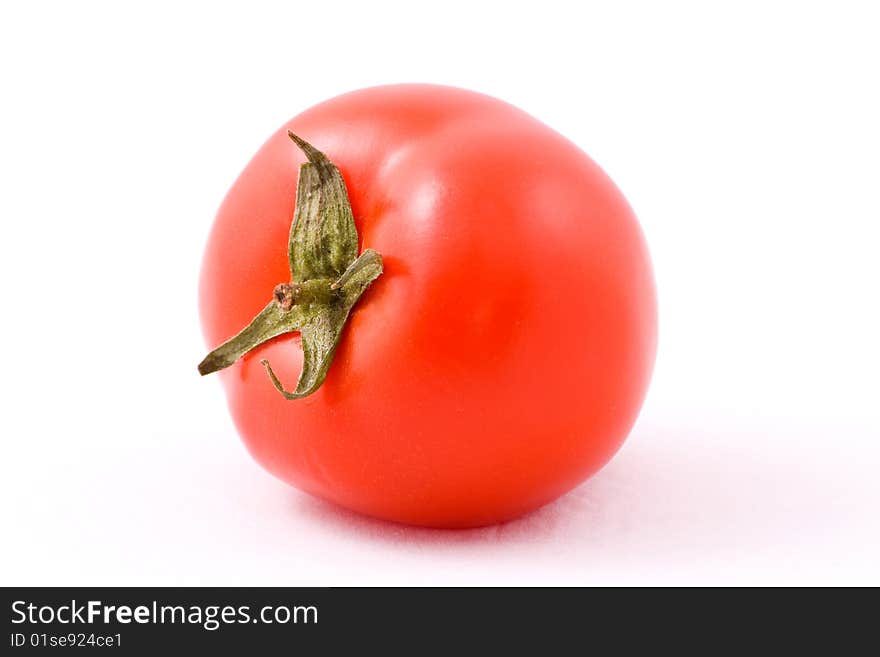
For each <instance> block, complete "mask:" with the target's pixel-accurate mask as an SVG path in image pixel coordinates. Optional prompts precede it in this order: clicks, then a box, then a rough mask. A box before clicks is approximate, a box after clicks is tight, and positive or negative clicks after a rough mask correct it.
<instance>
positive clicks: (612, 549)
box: [292, 427, 846, 567]
mask: <svg viewBox="0 0 880 657" xmlns="http://www.w3.org/2000/svg"><path fill="white" fill-rule="evenodd" d="M768 440H773V436H768ZM741 442H743V441H739V440H737V436H736V435H735V433H731V432H726V433H725V432H724V431H723V430H722V431H719V430H717V429H714V428H713V427H706V428H705V430H702V431H701V430H695V429H693V428H690V429H688V430H687V431H673V430H670V429H665V430H664V429H663V428H650V427H645V428H640V429H637V430H636V431H635V432H634V434H633V435H632V436H630V438H629V440H628V442H627V444H626V445H625V446H624V449H623V450H622V451H621V452H620V453H619V454H618V455H617V456H616V457H615V458H614V459H613V460H612V462H611V463H610V464H609V465H607V466H606V467H605V468H604V469H603V470H602V471H601V472H599V473H598V474H597V475H595V476H594V477H592V478H591V479H590V480H588V481H586V482H585V483H584V484H582V485H581V486H579V487H577V488H576V489H574V490H573V491H571V492H569V493H568V494H566V495H564V496H562V497H561V498H559V499H558V500H556V501H554V502H552V503H551V504H548V505H546V506H544V507H542V508H540V509H538V510H536V511H534V512H532V513H529V514H527V515H525V516H522V517H520V518H518V519H516V520H512V521H509V522H505V523H501V524H498V525H493V526H489V527H482V528H477V529H464V530H446V529H429V528H421V527H411V526H407V525H401V524H395V523H391V522H385V521H381V520H376V519H373V518H370V517H367V516H363V515H361V514H358V513H355V512H352V511H349V510H347V509H343V508H341V507H338V506H335V505H333V504H329V503H326V502H323V501H321V500H317V499H315V498H312V497H310V496H307V495H304V494H300V493H297V494H296V495H295V496H294V497H293V498H292V511H293V513H296V514H297V515H298V516H306V517H308V518H309V519H310V520H312V521H313V523H314V524H315V525H317V526H318V527H323V528H325V529H326V530H327V531H328V532H330V533H334V534H343V535H351V536H352V537H359V538H360V539H362V540H367V541H373V542H377V543H381V544H385V545H386V546H388V547H394V546H400V547H409V546H418V547H430V548H432V549H433V550H441V551H442V550H453V551H454V550H470V551H474V549H478V548H480V547H481V546H495V547H496V548H497V547H499V546H501V547H502V548H506V547H509V548H515V549H516V550H517V552H520V553H521V552H522V551H523V549H525V550H526V551H527V552H532V551H533V552H534V555H533V556H534V558H535V559H541V560H543V563H544V565H545V566H547V565H550V566H552V564H548V563H547V559H550V560H551V561H552V560H555V561H556V562H557V563H558V565H560V566H561V567H565V566H566V564H568V565H571V564H572V563H576V564H579V565H580V566H583V565H584V564H587V563H589V562H591V561H602V560H606V559H609V558H610V559H613V560H615V561H619V560H627V561H634V562H637V561H640V560H643V559H644V555H646V554H649V555H651V557H650V558H653V559H660V560H666V561H670V562H680V561H682V560H693V559H700V560H706V559H712V558H731V557H734V558H735V555H737V554H754V553H756V552H758V553H759V552H761V551H763V550H767V549H771V548H784V547H787V546H791V548H792V549H796V548H797V546H798V545H799V544H801V543H802V542H803V541H808V540H812V539H814V538H816V537H817V536H821V535H822V533H823V532H827V531H828V527H829V523H831V524H833V522H834V519H835V517H838V516H839V515H840V514H841V513H842V512H844V511H845V507H846V497H845V495H842V494H838V495H836V494H835V491H834V490H831V489H829V485H830V484H829V482H828V481H825V479H827V478H825V477H823V474H822V469H821V463H820V462H819V461H816V462H815V463H813V465H811V463H812V462H810V461H807V462H802V463H800V464H799V465H797V466H796V467H791V464H790V463H787V464H783V463H778V462H777V463H774V462H773V461H772V459H771V460H767V459H764V458H761V457H760V456H759V455H756V454H754V453H753V452H750V451H747V450H746V449H739V448H737V444H738V443H741ZM751 444H754V443H751ZM780 453H781V452H780ZM838 486H839V484H838ZM832 488H833V486H832ZM548 547H549V548H550V549H549V550H548ZM488 554H490V555H497V554H498V550H497V549H493V550H492V551H491V552H489V553H488Z"/></svg>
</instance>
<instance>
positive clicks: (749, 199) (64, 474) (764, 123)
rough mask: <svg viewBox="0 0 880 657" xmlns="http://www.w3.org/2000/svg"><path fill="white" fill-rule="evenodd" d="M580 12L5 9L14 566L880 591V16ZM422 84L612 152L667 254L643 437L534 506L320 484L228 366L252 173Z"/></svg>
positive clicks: (251, 579) (3, 268)
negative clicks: (331, 122)
mask: <svg viewBox="0 0 880 657" xmlns="http://www.w3.org/2000/svg"><path fill="white" fill-rule="evenodd" d="M579 4H580V3H553V2H541V3H538V4H537V5H534V6H513V5H514V3H496V4H494V5H493V6H490V5H489V4H484V3H475V2H467V3H461V4H458V3H454V2H449V1H447V2H445V3H443V8H441V6H440V5H439V4H438V5H436V6H435V8H433V9H426V8H425V7H424V6H423V3H403V2H401V3H394V4H390V3H376V2H370V3H366V2H365V3H357V4H356V5H354V6H350V7H348V8H347V11H348V13H347V14H346V17H345V18H341V16H342V13H341V4H340V3H331V4H326V3H318V2H309V3H279V4H277V5H258V3H247V6H248V8H247V9H246V10H245V9H238V10H232V9H226V8H222V7H219V6H217V5H216V4H215V3H211V4H210V5H207V4H206V5H205V6H203V7H201V8H199V7H197V6H195V5H191V6H189V7H180V6H178V4H177V3H174V4H172V5H168V6H159V5H158V4H156V3H150V4H149V5H145V6H144V9H142V10H140V11H135V10H133V9H131V8H129V7H126V6H125V5H123V4H120V3H107V4H103V5H95V4H91V3H58V4H55V5H48V6H46V5H42V6H38V5H37V3H19V4H18V5H16V6H13V5H11V4H4V5H3V8H2V9H0V62H2V64H0V66H2V78H0V83H2V92H3V97H4V100H3V101H2V104H0V180H2V191H0V217H2V218H3V235H4V237H3V239H2V240H0V275H2V280H3V307H4V308H5V313H4V314H5V315H6V317H5V319H4V320H3V324H2V326H3V328H2V329H0V330H2V332H3V338H2V339H3V344H4V346H5V349H4V352H5V353H4V360H3V372H4V376H3V377H2V378H0V394H2V399H3V412H2V428H0V433H2V436H3V443H2V444H3V457H2V466H0V467H2V472H0V474H2V477H0V500H2V501H0V504H2V517H0V523H2V527H3V533H4V539H3V540H2V542H0V551H2V558H0V583H2V584H6V585H9V584H43V585H49V584H117V585H119V584H211V585H215V584H216V585H219V584H289V585H295V584H319V585H323V584H366V583H372V584H431V583H437V584H483V583H495V584H519V583H528V584H533V583H570V584H597V583H599V584H613V583H627V584H654V583H682V584H685V583H686V584H712V583H748V584H777V583H778V584H781V583H786V584H816V583H818V584H826V583H827V584H859V583H862V584H875V585H877V584H880V563H878V556H877V555H878V554H880V514H878V505H880V483H878V480H880V477H878V469H880V423H878V413H877V410H878V408H877V407H878V400H880V394H878V393H880V384H878V376H877V372H878V366H880V350H878V346H877V338H878V335H880V311H878V306H880V303H878V301H880V294H878V282H880V265H878V258H877V251H878V246H880V227H878V226H880V193H878V181H880V155H878V154H880V129H878V125H880V120H878V117H880V97H878V88H880V87H878V84H877V80H878V77H877V76H878V73H877V71H878V69H877V63H878V62H880V46H878V43H880V41H878V39H877V30H878V17H877V15H876V14H875V12H876V9H872V5H871V3H867V2H866V3H863V4H858V5H857V4H850V3H824V5H825V8H824V9H821V8H818V7H817V6H815V5H813V4H812V3H790V4H780V3H772V2H771V3H766V2H761V3H755V4H754V5H752V4H748V3H745V4H744V3H732V4H730V5H729V6H728V8H727V9H721V8H719V7H718V4H717V3H693V4H687V5H683V4H673V5H670V3H647V2H646V3H644V4H630V3H606V6H605V7H604V8H603V9H592V8H580V9H576V8H575V7H576V6H577V5H579ZM807 4H809V7H805V6H804V5H807ZM331 20H335V21H337V23H336V25H335V27H333V28H331V27H330V25H329V22H330V21H331ZM318 54H320V57H321V61H320V64H318V63H316V61H315V59H314V57H316V56H317V55H318ZM401 81H427V82H441V83H449V84H456V85H459V86H464V87H469V88H473V89H476V90H480V91H484V92H487V93H490V94H493V95H496V96H499V97H501V98H504V99H506V100H508V101H510V102H513V103H514V104H517V105H519V106H521V107H523V108H524V109H526V110H527V111H529V112H531V113H533V114H534V115H536V116H538V117H539V118H541V119H542V120H544V121H545V122H547V123H548V124H550V125H551V126H553V127H555V128H556V129H558V130H559V131H560V132H562V133H563V134H565V135H567V136H568V137H570V138H571V139H573V140H574V141H576V142H577V143H579V144H580V145H582V146H583V147H584V148H585V150H587V151H588V152H589V153H590V154H591V155H592V156H593V157H594V158H595V159H596V160H597V161H598V162H599V163H600V164H601V165H602V166H603V167H604V168H605V169H606V170H607V171H608V172H609V173H610V174H611V176H612V177H613V178H614V179H615V180H616V181H617V183H618V184H619V185H620V187H621V188H622V189H623V190H624V192H625V193H626V194H627V196H628V198H629V199H630V201H631V202H632V204H633V206H634V207H635V209H636V212H637V213H638V215H639V216H640V218H641V220H642V222H643V225H644V228H645V231H646V233H647V236H648V239H649V242H650V245H651V249H652V253H653V257H654V261H655V266H656V273H657V280H658V285H659V291H660V312H661V340H660V355H659V359H658V363H657V369H656V373H655V378H654V382H653V386H652V389H651V392H650V395H649V399H648V402H647V404H646V406H645V409H644V412H643V414H642V416H641V419H640V420H639V423H638V425H637V426H636V428H635V430H634V431H633V433H632V435H631V437H630V440H629V441H628V443H627V445H626V446H625V447H624V449H623V451H622V452H621V453H620V454H619V455H618V457H617V458H616V459H615V460H614V461H613V462H612V463H611V464H610V465H609V466H608V467H607V468H606V469H605V470H604V471H603V472H601V473H600V474H599V475H598V476H596V477H595V478H594V479H592V480H591V481H589V482H587V483H586V484H585V485H583V486H581V487H580V488H579V489H577V490H576V491H575V492H573V493H571V494H570V495H568V496H566V497H564V498H563V499H561V500H560V501H558V502H557V503H555V504H553V505H551V506H549V507H547V508H545V509H543V510H541V511H539V512H537V513H535V514H533V515H531V516H529V517H526V518H524V519H522V520H519V521H516V522H512V523H509V524H506V525H503V526H499V527H493V528H488V529H483V530H475V531H465V532H444V531H429V530H420V529H409V528H404V527H400V526H396V525H389V524H384V523H380V522H375V521H371V520H367V519H364V518H362V517H359V516H356V515H353V514H350V513H347V512H345V511H341V510H338V509H336V508H332V507H330V506H328V505H325V504H323V503H320V502H317V501H314V500H312V499H310V498H308V497H306V496H304V495H302V494H300V493H298V492H296V491H295V490H293V489H290V488H288V487H286V486H285V485H284V484H282V483H280V482H277V481H275V480H274V479H272V478H271V477H270V476H269V475H267V474H265V473H264V472H263V471H262V470H261V469H260V468H259V467H258V466H257V465H256V464H254V463H253V462H252V461H251V460H250V458H249V457H248V455H247V454H246V452H245V450H244V448H243V447H242V446H241V444H240V442H239V440H238V438H237V436H236V435H235V432H234V429H233V427H232V425H231V422H230V420H229V418H228V416H227V414H226V410H225V402H224V400H223V396H222V393H221V390H220V386H219V384H218V383H217V381H212V380H201V379H200V378H199V377H198V375H197V374H196V372H195V364H196V362H197V361H198V360H199V359H200V358H201V356H202V355H203V350H204V349H203V344H202V341H201V335H200V332H199V328H198V321H197V315H196V279H197V272H198V267H199V261H200V257H201V252H202V247H203V244H204V240H205V237H206V234H207V231H208V228H209V225H210V222H211V220H212V218H213V213H214V211H215V209H216V207H217V205H218V204H219V202H220V200H221V198H222V195H223V194H224V192H225V190H226V189H227V187H228V186H229V185H230V184H231V183H232V181H233V179H234V178H235V176H236V175H237V174H238V172H239V171H240V169H241V168H242V167H243V166H244V164H245V163H246V161H247V160H248V158H249V157H250V156H251V155H252V153H253V152H254V151H255V150H256V149H257V147H258V146H259V145H260V144H261V143H262V141H263V140H264V139H265V138H266V137H267V136H268V135H269V134H270V132H271V131H272V130H274V129H275V128H276V127H277V126H278V125H279V124H280V123H281V122H282V121H284V120H285V119H287V118H288V117H289V116H292V115H293V114H295V113H297V112H298V111H300V110H302V109H304V108H305V107H308V106H309V105H311V104H313V103H315V102H317V101H320V100H322V99H324V98H327V97H330V96H333V95H336V94H337V93H341V92H344V91H347V90H350V89H354V88H358V87H363V86H369V85H371V84H378V83H385V82H401ZM131 294H133V295H134V298H133V300H132V301H129V302H126V303H123V302H120V301H119V300H118V299H119V298H120V297H121V296H123V295H131Z"/></svg>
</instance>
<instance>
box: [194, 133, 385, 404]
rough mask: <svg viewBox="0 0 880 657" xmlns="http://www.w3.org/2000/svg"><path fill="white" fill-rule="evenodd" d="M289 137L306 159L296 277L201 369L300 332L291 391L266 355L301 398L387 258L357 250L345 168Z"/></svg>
mask: <svg viewBox="0 0 880 657" xmlns="http://www.w3.org/2000/svg"><path fill="white" fill-rule="evenodd" d="M288 135H289V136H290V138H291V139H292V140H293V141H294V143H296V145H297V146H299V148H300V149H301V150H302V151H303V152H304V153H305V155H306V157H307V159H308V162H306V163H305V164H303V165H302V166H301V167H300V172H299V182H298V184H297V198H296V209H295V211H294V216H293V222H292V225H291V230H290V238H289V240H288V260H289V263H290V273H291V281H290V282H289V283H279V284H278V285H277V286H275V289H274V290H273V291H272V297H273V300H272V301H271V302H269V304H268V305H267V306H266V307H265V308H263V310H262V311H260V313H259V314H258V315H257V316H256V317H254V319H253V320H252V321H251V323H250V324H248V325H247V326H246V327H245V328H244V329H243V330H242V331H241V332H240V333H238V334H237V335H235V336H234V337H232V338H230V339H229V340H227V341H226V342H224V343H223V344H222V345H220V346H219V347H217V348H216V349H214V350H213V351H212V352H211V353H209V354H208V355H207V356H206V357H205V359H204V360H203V361H202V362H201V363H200V364H199V373H201V374H203V375H204V374H210V373H211V372H216V371H217V370H220V369H223V368H224V367H229V366H230V365H232V364H233V363H234V362H235V361H237V360H238V359H239V358H241V357H242V356H243V355H244V354H246V353H248V352H249V351H251V350H252V349H254V348H256V347H258V346H259V345H261V344H263V343H264V342H266V341H268V340H271V339H272V338H274V337H277V336H279V335H283V334H285V333H289V332H292V331H300V332H301V333H302V347H303V368H302V372H301V373H300V377H299V380H298V381H297V385H296V389H295V390H294V391H293V392H288V391H287V390H285V388H284V386H283V385H282V384H281V382H280V381H279V380H278V377H277V376H276V375H275V372H274V371H273V370H272V367H271V366H270V365H269V363H268V361H266V360H263V361H261V363H262V364H263V366H264V367H265V368H266V372H267V374H268V375H269V379H270V381H271V382H272V385H274V386H275V388H276V389H277V390H278V392H280V393H281V394H282V395H283V396H284V397H285V398H286V399H299V398H301V397H305V396H307V395H310V394H312V393H313V392H314V391H315V390H317V389H318V388H319V387H320V386H321V384H322V383H323V382H324V379H325V378H326V377H327V372H328V370H329V369H330V365H331V363H332V362H333V355H334V353H335V351H336V347H337V345H338V344H339V340H340V337H341V336H342V330H343V328H345V324H346V321H347V320H348V316H349V313H350V311H351V309H352V307H353V306H354V305H355V303H357V301H358V299H360V297H361V295H362V294H363V293H364V291H365V290H366V289H367V287H369V285H370V284H371V283H372V282H373V281H374V280H376V278H378V277H379V276H380V275H381V274H382V271H383V266H382V256H380V255H379V254H378V253H377V252H376V251H373V250H372V249H366V250H365V251H364V252H363V253H362V254H361V255H360V256H357V248H358V234H357V229H356V227H355V224H354V217H353V215H352V213H351V204H350V203H349V200H348V191H347V189H346V187H345V182H344V181H343V179H342V174H341V173H340V172H339V170H338V169H337V168H336V166H335V165H334V164H333V163H332V162H330V160H329V159H327V157H326V156H325V155H324V154H323V153H321V152H320V151H319V150H317V149H316V148H315V147H314V146H312V145H311V144H309V143H308V142H306V141H304V140H303V139H301V138H299V137H297V136H296V135H295V134H293V133H292V132H289V133H288Z"/></svg>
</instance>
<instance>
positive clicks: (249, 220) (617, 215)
mask: <svg viewBox="0 0 880 657" xmlns="http://www.w3.org/2000/svg"><path fill="white" fill-rule="evenodd" d="M288 130H292V131H293V132H295V133H296V134H297V135H299V136H300V137H302V138H303V139H305V140H307V141H308V142H309V143H311V144H312V145H314V146H315V147H316V148H318V149H320V151H322V152H323V153H325V154H326V155H327V157H328V158H329V159H330V160H332V162H333V163H334V164H335V165H336V166H337V167H338V169H339V171H340V172H341V173H342V176H343V178H344V180H345V184H346V187H347V189H348V196H349V199H350V201H351V207H352V211H353V214H354V219H355V223H356V226H357V231H358V233H359V237H360V242H361V245H360V247H361V249H364V248H370V249H374V250H376V251H377V252H378V253H381V255H382V258H383V261H384V273H383V274H382V275H381V277H379V278H378V279H377V280H376V281H375V282H374V283H373V284H372V286H371V287H369V289H367V290H366V292H365V293H364V294H363V296H362V297H361V298H360V300H359V301H358V303H357V305H355V306H354V308H353V310H352V312H351V315H350V319H349V322H348V324H347V326H346V327H345V329H344V331H343V334H342V337H341V340H340V342H339V346H338V348H337V350H336V354H335V359H334V360H333V363H332V366H331V367H330V368H329V372H328V375H327V378H326V380H325V381H324V383H323V385H321V387H320V388H318V389H317V391H315V392H314V393H313V394H310V395H309V396H308V397H304V398H302V399H296V400H292V401H291V400H288V399H285V398H284V397H282V396H281V395H279V394H278V391H277V390H276V389H275V388H274V387H273V385H272V383H271V381H270V380H269V378H268V377H267V375H266V371H265V370H264V368H263V367H262V366H261V364H260V361H261V360H262V359H266V360H268V361H270V362H271V363H272V367H273V368H274V370H275V372H276V373H277V374H278V377H279V378H280V379H281V380H282V381H291V382H295V381H296V379H297V376H298V375H299V373H300V370H301V369H302V361H303V355H302V350H301V348H300V337H299V336H298V335H297V334H289V335H285V336H281V337H278V338H275V339H273V340H272V341H270V342H267V343H265V344H263V345H261V346H259V347H257V348H256V349H254V350H253V351H251V352H250V353H248V354H246V355H245V356H244V357H242V358H241V359H240V360H239V361H238V362H236V363H235V364H234V365H232V366H230V367H228V368H227V369H224V370H223V371H221V372H220V374H219V376H220V377H221V379H222V382H223V386H224V389H225V392H226V396H227V400H228V403H229V408H230V411H231V414H232V417H233V420H234V422H235V424H236V426H237V428H238V430H239V432H240V434H241V436H242V438H243V440H244V442H245V444H246V445H247V447H248V449H249V451H250V452H251V453H252V454H253V456H254V457H255V458H256V460H257V461H258V462H260V463H261V464H262V465H263V466H264V467H265V468H266V469H267V470H269V471H270V472H271V473H273V474H274V475H276V476H277V477H279V478H281V479H283V480H284V481H286V482H289V483H290V484H292V485H294V486H296V487H298V488H300V489H301V490H304V491H306V492H308V493H311V494H312V495H315V496H317V497H319V498H322V499H325V500H328V501H330V502H333V503H336V504H339V505H342V506H344V507H347V508H350V509H353V510H356V511H358V512H362V513H364V514H368V515H371V516H375V517H378V518H383V519H388V520H394V521H398V522H403V523H409V524H416V525H425V526H433V527H473V526H480V525H486V524H491V523H497V522H501V521H505V520H509V519H511V518H514V517H516V516H519V515H521V514H523V513H526V512H528V511H531V510H533V509H536V508H538V507H540V506H541V505H543V504H546V503H548V502H550V501H552V500H553V499H555V498H557V497H558V496H560V495H562V494H563V493H565V492H566V491H568V490H570V489H572V488H573V487H575V486H577V485H578V484H579V483H581V482H582V481H584V480H585V479H586V478H587V477H589V476H590V475H591V474H593V473H595V472H596V471H597V470H598V469H599V468H601V467H602V465H604V464H605V463H606V462H607V461H608V460H609V459H610V458H611V457H612V456H613V454H614V453H615V452H616V451H617V449H618V448H619V447H620V445H621V444H622V442H623V440H624V439H625V437H626V435H627V434H628V433H629V431H630V429H631V427H632V425H633V423H634V421H635V419H636V416H637V414H638V411H639V409H640V407H641V404H642V401H643V399H644V396H645V393H646V390H647V387H648V383H649V379H650V375H651V370H652V367H653V362H654V356H655V350H656V329H657V322H656V300H655V290H654V282H653V276H652V271H651V264H650V259H649V256H648V252H647V247H646V244H645V240H644V238H643V235H642V232H641V229H640V227H639V225H638V222H637V220H636V218H635V216H634V214H633V212H632V210H631V209H630V207H629V205H628V204H627V202H626V200H625V199H624V197H623V195H622V194H621V193H620V191H619V190H618V189H617V188H616V187H615V185H614V183H613V182H612V181H611V180H610V179H609V178H608V176H607V175H606V174H605V173H604V172H603V171H602V170H601V169H600V168H599V167H598V166H597V165H596V164H595V163H594V162H593V161H592V160H591V159H590V158H589V157H588V156H587V155H586V154H585V153H584V152H583V151H582V150H580V149H579V148H578V147H577V146H575V145H574V144H572V143H571V142H570V141H568V140H567V139H565V138H564V137H562V136H561V135H559V134H558V133H556V132H554V131H553V130H552V129H550V128H549V127H547V126H546V125H544V124H542V123H541V122H539V121H538V120H536V119H534V118H533V117H531V116H529V115H528V114H526V113H524V112H523V111H521V110H519V109H517V108H515V107H513V106H511V105H509V104H507V103H504V102H502V101H500V100H496V99H494V98H491V97H488V96H485V95H482V94H478V93H474V92H470V91H465V90H461V89H456V88H452V87H443V86H435V85H393V86H383V87H374V88H369V89H364V90H360V91H355V92H352V93H348V94H345V95H342V96H339V97H336V98H333V99H331V100H328V101H326V102H324V103H321V104H319V105H316V106H314V107H312V108H311V109H309V110H307V111H305V112H303V113H302V114H300V115H298V116H296V117H295V118H293V119H291V120H290V121H289V122H288V123H286V124H285V125H284V126H282V127H281V128H280V129H279V130H278V132H276V133H275V134H273V135H272V136H271V137H270V138H269V140H268V141H267V142H266V143H265V144H264V145H263V146H262V148H261V149H260V150H259V151H258V152H257V154H256V155H255V156H254V157H253V159H252V160H251V161H250V163H249V164H248V165H247V167H246V168H245V169H244V171H243V172H242V173H241V175H240V176H239V178H238V179H237V180H236V182H235V183H234V185H233V186H232V188H231V190H230V191H229V193H228V195H227V196H226V198H225V199H224V201H223V203H222V205H221V207H220V209H219V211H218V214H217V218H216V220H215V223H214V226H213V229H212V231H211V234H210V237H209V240H208V244H207V248H206V251H205V255H204V261H203V265H202V273H201V280H200V295H199V296H200V312H201V318H202V326H203V330H204V334H205V338H206V341H207V344H208V345H209V347H211V348H213V347H215V346H216V345H218V344H220V343H222V342H223V341H225V340H227V339H229V338H230V336H233V335H235V334H236V333H238V332H239V331H240V330H241V329H242V327H243V326H245V325H247V324H248V322H249V321H251V319H252V318H253V317H254V316H255V315H256V314H257V313H259V312H260V310H261V309H262V308H263V307H264V306H265V305H266V303H267V302H268V301H269V300H270V299H271V294H272V290H273V288H275V286H276V285H277V284H279V283H281V282H284V281H289V279H290V272H289V269H288V259H287V242H288V233H289V231H290V227H291V219H292V217H293V215H294V207H295V203H296V190H297V176H298V171H299V167H300V165H301V164H302V163H303V162H304V161H305V157H304V156H303V154H302V152H300V151H299V150H297V148H296V147H295V146H294V145H293V144H292V143H291V140H290V138H288V134H287V133H288Z"/></svg>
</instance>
